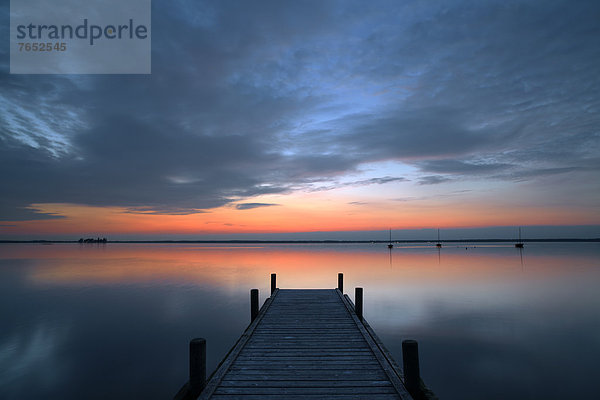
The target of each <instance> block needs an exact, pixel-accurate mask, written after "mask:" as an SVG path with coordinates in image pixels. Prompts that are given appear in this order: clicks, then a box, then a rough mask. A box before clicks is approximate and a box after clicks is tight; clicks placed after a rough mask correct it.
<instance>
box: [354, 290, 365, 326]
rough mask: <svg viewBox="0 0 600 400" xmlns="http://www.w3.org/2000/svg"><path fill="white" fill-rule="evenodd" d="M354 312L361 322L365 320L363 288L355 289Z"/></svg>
mask: <svg viewBox="0 0 600 400" xmlns="http://www.w3.org/2000/svg"><path fill="white" fill-rule="evenodd" d="M354 312H355V313H356V316H357V317H358V319H359V320H361V321H362V319H363V288H361V287H357V288H355V289H354Z"/></svg>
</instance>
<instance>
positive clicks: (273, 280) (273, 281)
mask: <svg viewBox="0 0 600 400" xmlns="http://www.w3.org/2000/svg"><path fill="white" fill-rule="evenodd" d="M275 289H277V274H271V296H273V293H275Z"/></svg>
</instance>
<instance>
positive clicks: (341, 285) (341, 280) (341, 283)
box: [337, 272, 344, 294]
mask: <svg viewBox="0 0 600 400" xmlns="http://www.w3.org/2000/svg"><path fill="white" fill-rule="evenodd" d="M337 288H338V289H339V290H340V292H342V294H344V274H342V273H341V272H340V273H339V274H338V287H337Z"/></svg>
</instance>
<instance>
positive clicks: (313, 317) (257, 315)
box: [175, 274, 435, 400]
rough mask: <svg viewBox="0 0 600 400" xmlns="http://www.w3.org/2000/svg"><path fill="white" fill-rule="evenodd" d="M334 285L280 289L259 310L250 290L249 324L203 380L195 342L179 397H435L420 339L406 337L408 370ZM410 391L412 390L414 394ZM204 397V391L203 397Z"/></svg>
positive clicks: (359, 305) (200, 344) (199, 345)
mask: <svg viewBox="0 0 600 400" xmlns="http://www.w3.org/2000/svg"><path fill="white" fill-rule="evenodd" d="M355 299H356V306H355V305H354V304H353V303H352V302H351V301H350V298H349V297H348V295H344V294H343V275H342V274H339V276H338V288H337V289H302V290H297V289H277V288H276V284H275V274H273V275H272V276H271V297H269V298H268V299H267V300H266V301H265V303H264V305H263V306H262V308H260V310H259V308H258V290H257V289H252V291H251V320H252V322H251V324H250V325H249V326H248V328H247V329H246V331H245V332H244V334H243V335H242V336H241V337H240V339H239V340H238V342H237V343H236V345H235V346H234V347H233V349H231V351H230V352H229V354H227V356H226V357H225V359H224V360H223V361H222V362H221V364H220V365H219V367H218V368H217V370H216V371H215V372H214V373H213V374H212V376H211V377H210V378H209V379H208V381H206V379H205V377H206V342H205V341H204V339H194V340H192V341H191V342H190V380H189V382H188V383H186V384H185V385H184V387H183V388H181V390H180V391H179V393H177V395H176V396H175V399H196V398H200V399H292V398H293V399H322V398H330V397H335V398H336V399H358V398H368V399H403V400H407V399H435V396H434V395H433V393H431V392H430V391H429V390H427V389H426V388H425V386H424V384H423V383H422V381H421V379H420V377H419V360H418V351H417V342H415V341H414V340H405V341H404V342H403V343H402V352H403V358H404V373H402V371H401V369H400V367H399V366H398V365H397V364H396V362H395V361H394V359H393V358H392V357H391V355H390V353H389V352H388V351H387V350H386V348H385V347H384V346H383V344H382V342H381V341H380V340H379V338H378V337H377V335H375V332H374V331H373V329H371V327H370V326H369V324H368V323H367V322H366V321H365V320H364V319H363V311H362V310H363V301H362V299H363V291H362V288H356V292H355ZM411 394H412V396H411ZM198 396H200V397H198Z"/></svg>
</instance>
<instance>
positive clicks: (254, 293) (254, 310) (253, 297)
mask: <svg viewBox="0 0 600 400" xmlns="http://www.w3.org/2000/svg"><path fill="white" fill-rule="evenodd" d="M257 316H258V289H252V290H250V322H252V321H254V320H255V319H256V317H257Z"/></svg>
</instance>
